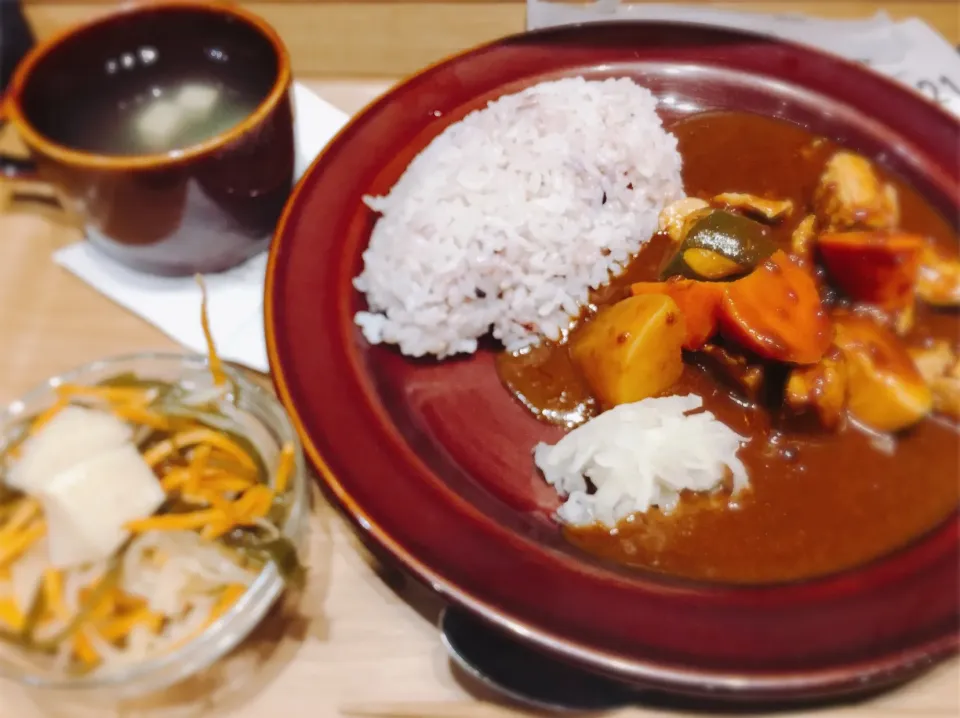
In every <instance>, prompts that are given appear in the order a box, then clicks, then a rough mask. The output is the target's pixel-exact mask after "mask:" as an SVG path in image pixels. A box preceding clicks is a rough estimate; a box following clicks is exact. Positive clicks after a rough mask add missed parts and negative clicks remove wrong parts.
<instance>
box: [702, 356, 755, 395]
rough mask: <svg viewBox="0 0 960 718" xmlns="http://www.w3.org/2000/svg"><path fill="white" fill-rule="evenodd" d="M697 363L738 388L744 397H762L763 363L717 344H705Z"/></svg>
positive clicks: (734, 387)
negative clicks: (749, 359)
mask: <svg viewBox="0 0 960 718" xmlns="http://www.w3.org/2000/svg"><path fill="white" fill-rule="evenodd" d="M697 363H698V364H699V365H700V366H701V367H702V368H703V369H705V370H707V371H708V372H710V373H711V374H713V375H714V376H717V377H719V378H720V379H722V380H723V381H725V382H726V383H727V384H728V385H729V386H730V387H732V388H733V389H735V390H737V392H738V393H739V394H740V395H741V396H742V397H743V398H744V399H747V400H749V401H757V400H758V399H759V398H760V393H761V392H762V391H763V382H764V374H765V373H764V369H763V365H762V364H755V363H751V362H748V361H747V358H746V357H744V356H743V355H741V354H736V353H734V352H732V351H730V350H729V349H726V348H724V347H722V346H719V345H717V344H706V345H704V347H703V348H702V349H701V350H700V351H699V352H698V353H697Z"/></svg>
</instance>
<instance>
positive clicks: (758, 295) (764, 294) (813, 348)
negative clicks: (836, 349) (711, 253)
mask: <svg viewBox="0 0 960 718" xmlns="http://www.w3.org/2000/svg"><path fill="white" fill-rule="evenodd" d="M720 331H721V333H722V334H723V335H724V336H726V337H727V338H728V339H731V340H733V341H735V342H736V343H738V344H739V345H740V346H742V347H744V348H746V349H749V350H750V351H752V352H754V353H756V354H757V355H759V356H761V357H763V358H766V359H773V360H775V361H781V362H788V363H793V364H814V363H816V362H818V361H820V359H821V357H823V355H824V354H825V353H826V351H827V349H828V348H829V346H830V342H831V339H832V336H831V331H830V320H829V318H828V317H827V313H826V311H825V310H824V307H823V303H822V302H821V301H820V295H819V294H818V292H817V285H816V284H815V282H814V280H813V277H812V276H811V275H810V274H809V273H807V272H806V271H804V269H803V268H802V267H800V265H798V264H797V263H796V262H795V261H794V260H792V259H791V258H790V257H789V256H788V255H787V254H786V253H785V252H783V251H782V250H778V251H776V252H774V253H773V255H772V256H770V258H769V259H766V260H764V261H763V262H761V263H760V264H759V265H758V266H757V268H756V269H754V270H753V272H751V273H750V274H748V275H747V276H746V277H743V278H742V279H738V280H737V281H735V282H730V283H728V284H726V285H724V296H723V301H722V302H721V304H720Z"/></svg>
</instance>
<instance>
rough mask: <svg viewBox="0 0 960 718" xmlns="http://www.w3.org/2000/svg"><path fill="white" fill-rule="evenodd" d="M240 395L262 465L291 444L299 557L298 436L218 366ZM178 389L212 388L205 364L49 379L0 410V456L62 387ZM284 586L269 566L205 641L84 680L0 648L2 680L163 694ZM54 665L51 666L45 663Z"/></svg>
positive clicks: (237, 635) (131, 359)
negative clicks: (131, 380) (159, 384)
mask: <svg viewBox="0 0 960 718" xmlns="http://www.w3.org/2000/svg"><path fill="white" fill-rule="evenodd" d="M224 372H225V373H226V374H227V376H228V377H229V378H230V379H231V380H232V381H233V382H235V386H236V387H237V389H238V399H237V405H238V409H239V410H240V412H241V416H242V418H243V420H244V423H247V420H249V426H250V427H251V431H250V432H249V433H248V435H247V438H248V439H249V440H250V441H251V442H253V444H254V445H255V446H256V447H257V449H258V450H259V451H260V452H261V454H262V456H263V459H264V462H265V463H266V465H267V466H271V467H272V466H276V463H277V462H276V459H277V456H278V453H279V451H280V449H281V447H282V446H283V445H284V444H285V443H287V442H290V443H292V444H293V445H294V447H295V449H296V451H295V457H296V460H295V466H294V474H293V476H292V477H291V480H290V490H291V492H292V494H291V495H292V498H293V501H292V503H291V507H290V511H289V515H288V517H287V520H286V522H285V524H284V525H283V526H282V527H280V528H281V534H282V535H283V536H285V537H286V538H288V539H290V540H291V541H292V542H293V543H294V545H295V546H296V547H297V550H298V551H299V552H300V554H301V556H302V555H303V553H304V551H305V547H306V539H307V526H308V521H307V515H308V511H309V493H308V487H307V479H306V472H305V468H304V460H303V452H302V449H301V446H300V440H299V438H298V437H297V433H296V431H295V430H294V428H293V425H292V424H291V423H290V420H289V418H288V417H287V414H286V412H285V411H284V409H283V407H282V406H281V404H280V402H279V401H277V399H276V398H275V397H274V396H273V394H272V393H270V392H269V391H267V390H265V389H263V388H261V387H260V386H258V385H257V384H256V383H254V382H252V381H250V380H249V379H247V378H245V377H244V376H242V375H241V374H240V373H239V372H236V371H233V370H231V369H230V368H229V367H224ZM128 373H129V374H135V375H137V376H139V377H141V378H146V379H158V380H161V381H167V382H178V383H180V384H182V385H186V386H187V387H188V388H189V387H190V386H191V385H193V386H194V387H204V386H210V385H211V375H210V368H209V364H208V361H207V358H206V357H204V356H200V355H190V354H160V353H144V354H130V355H125V356H118V357H111V358H107V359H101V360H99V361H95V362H92V363H90V364H86V365H84V366H81V367H78V368H76V369H73V370H71V371H68V372H66V373H63V374H60V375H58V376H54V377H51V378H49V379H48V380H47V381H45V382H44V383H43V384H41V385H40V386H38V387H36V388H34V389H33V390H31V391H29V392H28V393H27V394H26V395H25V396H23V397H21V398H20V399H17V400H16V401H13V402H11V403H10V404H9V405H8V406H7V407H6V408H4V409H3V410H2V411H0V452H2V451H3V450H4V449H5V448H6V444H7V442H9V440H10V439H11V437H12V434H13V429H14V427H15V426H16V425H17V423H18V422H19V421H21V420H22V419H24V418H25V417H29V416H32V415H34V414H36V413H38V412H40V411H43V410H44V409H46V408H47V407H49V406H50V405H51V404H53V403H54V401H55V400H56V398H57V394H56V388H57V387H58V386H60V385H61V384H94V383H96V382H98V381H102V380H104V379H107V378H108V377H112V376H116V375H118V374H128ZM284 590H285V583H284V580H283V578H282V577H281V575H280V573H279V571H278V569H277V566H276V565H275V564H273V563H269V564H267V565H266V566H265V567H264V569H263V570H262V571H261V572H260V574H259V576H258V577H257V578H256V579H255V580H254V582H253V583H252V584H251V586H250V588H249V589H248V590H247V592H246V593H245V594H244V595H243V597H242V598H241V599H240V600H239V601H238V602H237V603H236V604H235V605H234V606H233V607H232V608H231V609H230V610H229V611H228V612H227V613H226V614H224V615H223V616H222V617H221V618H220V619H219V620H218V621H217V622H216V623H214V624H213V625H212V626H210V628H208V629H207V630H206V631H205V632H204V633H203V635H201V636H200V637H199V638H197V639H196V640H193V641H191V642H190V643H188V644H186V645H185V646H183V647H182V648H180V649H178V650H176V651H173V652H171V653H168V654H163V655H161V656H159V657H157V658H152V659H149V660H146V661H143V662H139V663H134V664H130V665H122V666H118V667H117V668H115V669H112V670H105V671H102V672H101V671H96V672H94V673H92V674H89V675H86V676H71V675H69V674H66V673H64V672H63V671H62V670H56V669H55V668H54V667H53V666H50V667H49V668H44V666H42V665H39V664H38V663H39V661H38V659H37V658H36V657H35V656H32V655H29V654H27V652H25V651H19V650H17V649H16V648H14V647H10V646H8V645H6V644H2V643H0V677H3V678H7V679H10V680H13V681H15V682H17V683H19V684H21V685H23V686H25V687H26V688H28V689H33V690H36V691H39V692H41V693H42V694H44V695H51V694H53V693H56V694H59V696H60V697H62V698H63V699H65V700H71V701H74V700H76V701H83V702H84V703H91V702H92V703H97V704H99V703H102V702H116V701H123V700H131V699H134V698H140V697H143V696H145V695H147V694H150V693H154V692H156V691H161V690H163V689H165V688H168V687H170V686H172V685H174V684H176V683H179V682H181V681H183V680H185V679H187V678H189V677H190V676H192V675H194V674H196V673H199V672H200V671H203V670H205V669H206V668H208V667H210V666H211V665H212V664H213V663H215V662H216V661H218V660H219V659H220V658H222V657H223V656H225V655H226V654H227V653H229V652H230V651H232V650H233V649H234V648H235V647H236V646H237V645H239V644H240V643H241V642H242V641H243V640H244V639H245V638H246V637H247V636H248V635H249V634H250V633H251V632H252V631H253V629H254V628H255V627H256V626H257V625H258V624H259V623H260V621H261V620H262V619H263V618H264V616H265V615H266V613H267V611H268V610H269V609H270V608H271V607H272V606H273V604H274V603H275V602H276V601H277V599H278V598H279V597H280V596H281V595H282V594H283V592H284ZM50 662H51V663H52V661H50Z"/></svg>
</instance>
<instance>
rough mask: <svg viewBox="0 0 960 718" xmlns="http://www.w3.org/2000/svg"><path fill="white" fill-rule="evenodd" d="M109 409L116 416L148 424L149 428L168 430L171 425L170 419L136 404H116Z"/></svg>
mask: <svg viewBox="0 0 960 718" xmlns="http://www.w3.org/2000/svg"><path fill="white" fill-rule="evenodd" d="M111 409H112V411H113V413H114V414H116V415H117V417H118V418H120V419H124V420H126V421H130V422H133V423H134V424H141V425H143V426H149V427H150V428H151V429H160V430H161V431H169V430H170V427H171V423H170V419H168V418H167V417H165V416H163V415H161V414H158V413H156V412H155V411H150V410H149V409H145V408H143V407H142V406H137V405H136V404H116V405H114V406H113V407H111Z"/></svg>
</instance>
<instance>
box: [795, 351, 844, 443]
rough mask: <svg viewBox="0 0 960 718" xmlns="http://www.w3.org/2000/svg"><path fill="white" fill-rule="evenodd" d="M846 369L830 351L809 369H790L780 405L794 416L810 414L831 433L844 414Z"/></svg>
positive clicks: (837, 353) (835, 353)
mask: <svg viewBox="0 0 960 718" xmlns="http://www.w3.org/2000/svg"><path fill="white" fill-rule="evenodd" d="M846 398H847V366H846V364H845V363H844V359H843V355H842V354H841V353H840V351H839V350H837V349H836V348H833V349H832V350H831V351H829V352H828V353H827V354H826V355H825V356H824V357H823V359H821V360H820V361H819V362H817V363H816V364H812V365H810V366H801V367H797V368H795V369H793V370H792V371H791V372H790V376H789V378H788V379H787V386H786V391H785V394H784V401H785V403H786V405H787V406H788V407H789V408H790V409H791V410H792V411H794V412H795V413H797V414H805V413H807V412H809V411H812V412H813V413H814V414H816V416H817V418H818V419H819V420H820V424H821V425H822V426H823V428H825V429H828V430H834V429H836V428H838V427H839V426H840V425H841V422H842V421H843V418H844V416H845V413H846Z"/></svg>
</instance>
